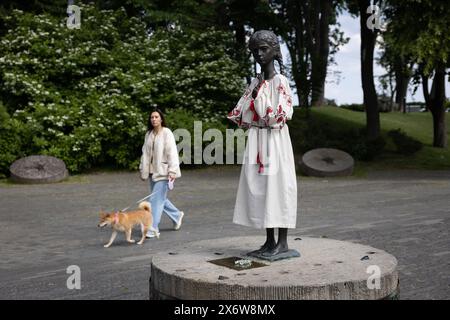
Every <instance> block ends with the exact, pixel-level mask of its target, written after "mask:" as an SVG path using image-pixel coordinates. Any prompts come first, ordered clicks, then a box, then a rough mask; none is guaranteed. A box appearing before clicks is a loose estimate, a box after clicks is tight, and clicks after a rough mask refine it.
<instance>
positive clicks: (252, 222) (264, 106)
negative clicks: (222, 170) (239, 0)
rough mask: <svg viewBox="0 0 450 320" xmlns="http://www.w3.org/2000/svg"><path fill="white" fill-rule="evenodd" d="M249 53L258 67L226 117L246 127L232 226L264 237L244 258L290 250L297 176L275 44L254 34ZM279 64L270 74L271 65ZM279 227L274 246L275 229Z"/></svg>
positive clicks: (288, 100) (271, 37) (288, 98)
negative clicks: (259, 231) (256, 230)
mask: <svg viewBox="0 0 450 320" xmlns="http://www.w3.org/2000/svg"><path fill="white" fill-rule="evenodd" d="M249 48H250V51H251V52H252V54H253V57H254V58H255V60H256V62H257V63H258V64H259V65H260V66H261V71H262V73H260V74H258V75H257V77H256V79H254V80H253V81H252V82H251V84H250V85H249V86H248V88H247V90H246V91H245V92H244V95H243V96H242V97H241V99H240V100H239V102H238V103H237V105H236V107H235V108H234V109H233V110H232V111H231V112H230V113H229V114H228V119H230V120H232V121H233V122H235V123H237V124H238V125H239V127H241V128H247V129H248V140H247V146H246V149H245V154H244V161H243V165H242V169H241V176H240V179H239V187H238V192H237V196H236V204H235V208H234V217H233V222H234V223H237V224H241V225H244V226H249V227H254V228H265V229H266V234H267V239H266V242H265V243H264V244H263V245H262V246H261V248H260V249H258V250H255V251H252V252H250V253H249V255H256V256H267V257H273V256H276V255H279V254H282V253H285V252H287V251H289V248H288V244H287V230H288V228H295V227H296V219H297V178H296V174H295V163H294V154H293V150H292V144H291V138H290V136H289V129H288V126H287V124H286V121H287V120H290V119H291V117H292V113H293V108H292V95H291V89H290V87H289V81H288V79H287V78H286V77H285V76H284V75H283V69H284V68H283V63H282V55H281V50H280V44H279V42H278V39H277V36H276V35H275V34H274V33H273V32H272V31H267V30H261V31H256V32H255V33H254V34H253V35H252V36H251V38H250V42H249ZM275 60H277V61H278V63H279V65H280V73H281V74H278V73H277V72H276V70H275V66H274V61H275ZM275 228H278V242H276V241H275V236H274V229H275Z"/></svg>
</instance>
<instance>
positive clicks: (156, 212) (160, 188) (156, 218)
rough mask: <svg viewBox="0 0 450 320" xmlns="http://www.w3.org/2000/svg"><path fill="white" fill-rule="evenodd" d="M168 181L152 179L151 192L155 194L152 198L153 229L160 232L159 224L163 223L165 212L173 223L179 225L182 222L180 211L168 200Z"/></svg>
mask: <svg viewBox="0 0 450 320" xmlns="http://www.w3.org/2000/svg"><path fill="white" fill-rule="evenodd" d="M167 183H168V181H167V180H160V181H153V180H152V179H150V188H151V192H155V194H154V195H153V196H151V197H150V204H151V206H152V215H153V228H155V230H157V232H159V228H158V226H159V222H160V221H161V216H162V212H163V211H164V212H165V213H166V214H167V215H168V216H169V218H170V219H172V221H173V222H175V223H177V222H178V221H179V220H180V216H181V213H180V210H178V209H177V208H176V207H175V206H174V205H173V203H172V202H170V200H169V199H167V192H168V190H169V187H168V185H167Z"/></svg>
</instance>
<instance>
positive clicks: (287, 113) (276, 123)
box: [228, 74, 293, 129]
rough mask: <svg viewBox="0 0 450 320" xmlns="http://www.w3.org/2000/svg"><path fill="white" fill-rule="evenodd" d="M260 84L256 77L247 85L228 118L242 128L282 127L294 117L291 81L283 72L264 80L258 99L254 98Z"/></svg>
mask: <svg viewBox="0 0 450 320" xmlns="http://www.w3.org/2000/svg"><path fill="white" fill-rule="evenodd" d="M257 84H258V79H257V78H255V79H253V81H252V82H251V83H250V85H249V86H248V87H247V89H246V90H245V92H244V95H243V96H242V97H241V99H239V101H238V103H237V104H236V106H235V107H234V109H233V110H232V111H231V112H230V113H229V114H228V119H230V120H231V121H233V122H235V123H236V124H237V125H238V126H239V127H241V128H250V127H252V126H256V127H270V128H272V129H281V128H282V127H283V126H284V124H285V123H286V121H287V120H290V119H291V118H292V113H293V109H292V93H291V88H290V87H289V81H288V80H287V78H286V77H285V76H283V75H282V74H276V75H275V76H274V77H273V78H272V79H269V80H264V82H263V84H262V85H261V87H260V89H259V91H258V95H257V97H256V99H253V98H252V91H253V88H255V87H256V85H257Z"/></svg>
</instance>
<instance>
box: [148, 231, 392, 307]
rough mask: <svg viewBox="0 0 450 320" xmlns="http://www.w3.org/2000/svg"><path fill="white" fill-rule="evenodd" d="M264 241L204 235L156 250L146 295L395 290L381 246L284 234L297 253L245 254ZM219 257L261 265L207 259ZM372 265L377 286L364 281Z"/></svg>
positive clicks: (373, 294)
mask: <svg viewBox="0 0 450 320" xmlns="http://www.w3.org/2000/svg"><path fill="white" fill-rule="evenodd" d="M297 239H299V238H297ZM263 242H264V237H238V238H231V237H230V238H221V239H208V240H202V241H196V242H191V243H186V244H184V245H181V246H179V247H176V248H174V249H173V250H172V251H171V252H170V253H167V252H166V253H159V254H156V255H154V256H153V258H152V264H151V278H150V298H151V299H183V300H197V299H200V300H309V299H314V300H348V299H350V300H377V299H385V298H395V296H396V294H397V293H398V282H399V280H398V271H397V260H396V259H395V257H394V256H392V255H390V254H388V253H386V252H384V251H382V250H378V249H375V248H372V247H369V246H365V245H360V244H355V243H351V242H346V241H337V240H331V239H322V238H307V237H302V239H301V240H295V239H294V237H289V247H290V248H292V249H295V250H298V251H299V252H300V253H301V257H299V258H293V259H285V260H279V261H275V262H269V261H262V260H258V259H256V258H253V257H248V256H246V253H247V252H248V251H249V250H250V249H252V248H258V247H259V246H260V245H261V244H262V243H263ZM218 255H219V256H218ZM218 257H220V258H228V257H234V258H235V259H236V258H242V259H250V260H252V261H254V262H260V263H263V264H264V266H259V267H255V268H251V267H249V268H248V269H245V270H235V269H233V268H230V267H226V266H222V265H217V264H215V263H211V262H210V261H213V260H216V259H217V258H218ZM373 266H376V268H378V269H377V270H379V273H378V274H379V277H378V279H379V286H377V287H378V288H373V287H372V288H369V285H368V282H369V278H370V277H371V276H372V275H373V274H374V271H373V268H374V267H373ZM372 284H373V282H372V281H370V285H372Z"/></svg>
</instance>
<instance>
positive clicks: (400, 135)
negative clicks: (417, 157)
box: [387, 129, 423, 155]
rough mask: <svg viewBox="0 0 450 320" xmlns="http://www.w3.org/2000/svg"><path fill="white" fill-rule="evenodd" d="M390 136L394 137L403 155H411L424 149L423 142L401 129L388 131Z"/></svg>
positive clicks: (393, 139)
mask: <svg viewBox="0 0 450 320" xmlns="http://www.w3.org/2000/svg"><path fill="white" fill-rule="evenodd" d="M387 134H388V136H389V137H390V138H391V139H392V141H393V142H394V144H395V146H396V147H397V152H398V153H400V154H403V155H411V154H414V153H416V152H417V151H419V150H420V149H422V147H423V144H422V143H421V142H420V141H418V140H416V139H413V138H411V137H409V136H407V135H406V133H404V132H403V131H402V130H401V129H397V130H390V131H388V133H387Z"/></svg>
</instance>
